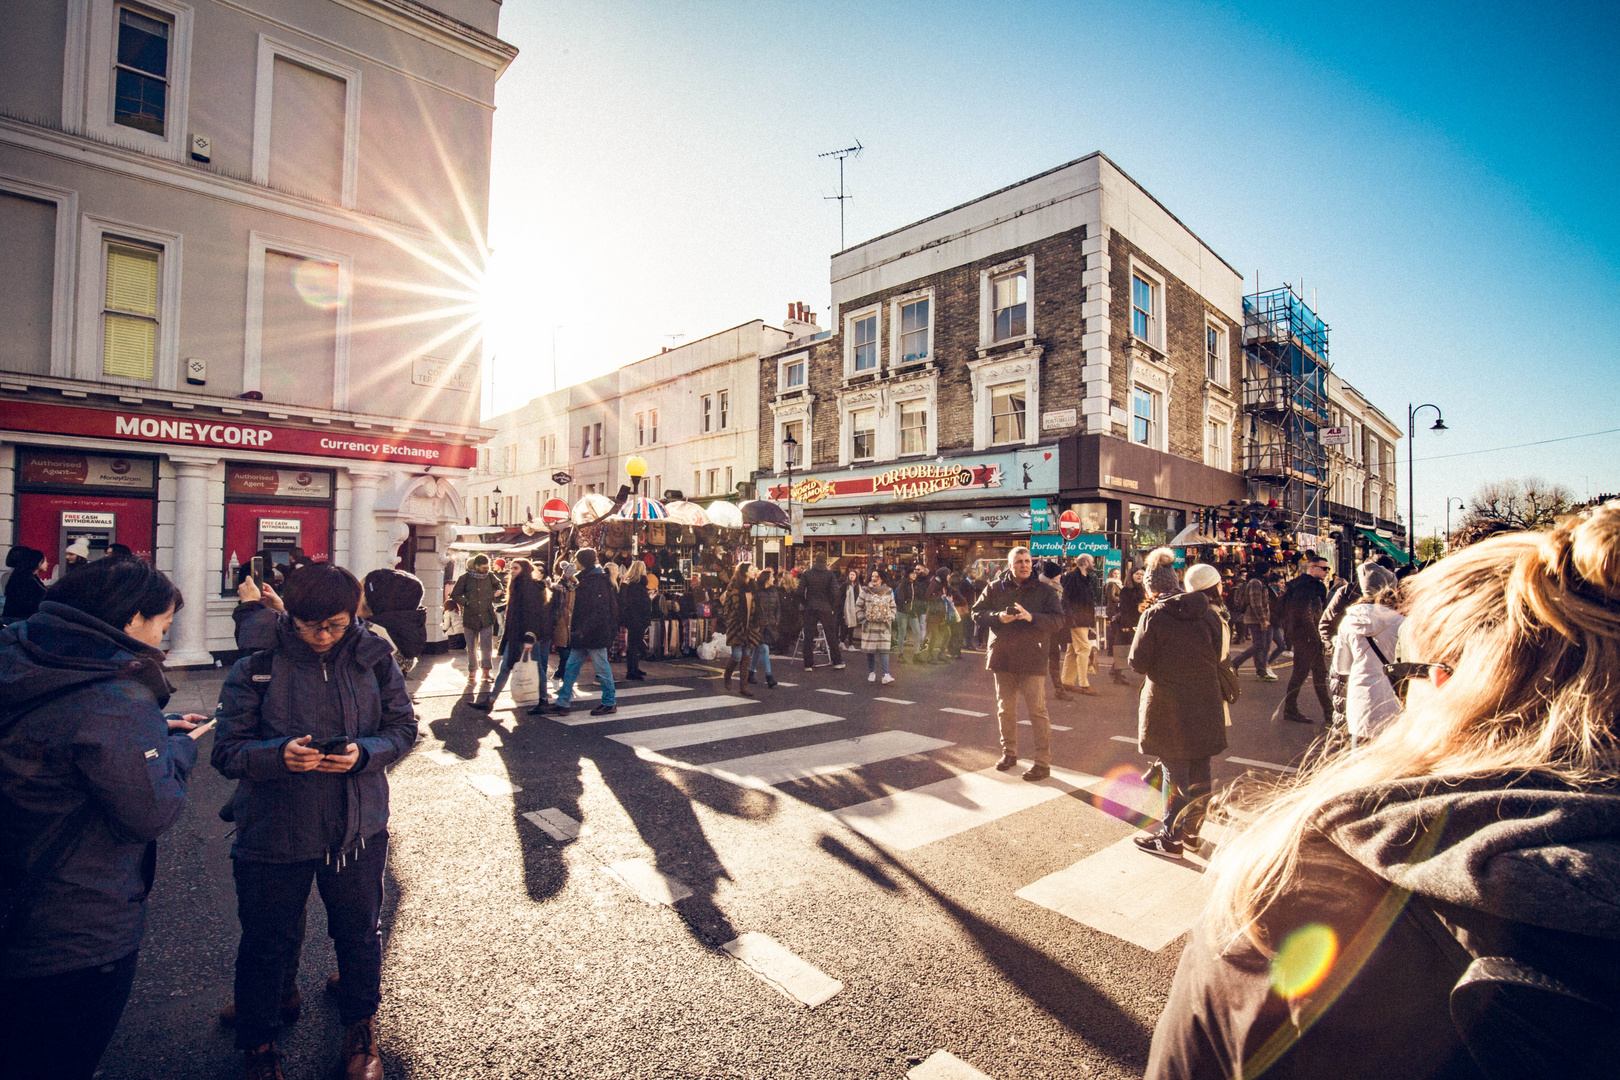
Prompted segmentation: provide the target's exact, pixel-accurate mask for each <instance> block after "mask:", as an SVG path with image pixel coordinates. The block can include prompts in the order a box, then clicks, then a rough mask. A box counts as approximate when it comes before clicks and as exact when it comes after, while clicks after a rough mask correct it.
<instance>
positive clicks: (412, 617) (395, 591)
mask: <svg viewBox="0 0 1620 1080" xmlns="http://www.w3.org/2000/svg"><path fill="white" fill-rule="evenodd" d="M366 603H367V604H368V605H369V606H370V608H371V614H370V615H368V616H366V621H367V622H371V623H375V624H376V625H378V626H380V627H382V628H383V629H384V630H386V631H387V632H388V636H389V637H390V638H391V639H393V642H394V648H396V649H398V650H399V653H400V655H401V656H404V657H406V658H407V659H415V658H416V657H418V656H421V655H422V653H423V652H424V651H426V649H427V611H426V610H425V609H424V608H423V607H422V582H421V580H420V579H419V578H417V577H416V576H415V575H414V574H407V573H405V572H404V571H403V570H394V571H392V572H390V573H387V574H376V573H373V574H367V575H366Z"/></svg>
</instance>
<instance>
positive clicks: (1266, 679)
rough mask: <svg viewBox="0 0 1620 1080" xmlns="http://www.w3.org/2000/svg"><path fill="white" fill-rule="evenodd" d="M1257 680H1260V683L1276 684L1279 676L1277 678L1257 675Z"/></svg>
mask: <svg viewBox="0 0 1620 1080" xmlns="http://www.w3.org/2000/svg"><path fill="white" fill-rule="evenodd" d="M1255 678H1256V679H1258V680H1259V681H1260V682H1276V681H1277V676H1275V675H1256V676H1255Z"/></svg>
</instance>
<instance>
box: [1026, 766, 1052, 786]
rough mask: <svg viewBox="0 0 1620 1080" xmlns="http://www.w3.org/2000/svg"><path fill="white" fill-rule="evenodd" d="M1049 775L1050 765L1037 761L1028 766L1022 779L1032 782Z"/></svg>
mask: <svg viewBox="0 0 1620 1080" xmlns="http://www.w3.org/2000/svg"><path fill="white" fill-rule="evenodd" d="M1051 775H1052V767H1051V766H1050V765H1042V764H1041V763H1040V762H1038V761H1037V762H1036V763H1035V764H1033V765H1031V766H1030V767H1029V769H1028V771H1026V772H1025V773H1024V779H1025V780H1028V781H1029V782H1030V783H1032V784H1033V783H1034V782H1035V781H1037V780H1045V779H1046V778H1047V777H1048V776H1051Z"/></svg>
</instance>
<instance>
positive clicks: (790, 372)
mask: <svg viewBox="0 0 1620 1080" xmlns="http://www.w3.org/2000/svg"><path fill="white" fill-rule="evenodd" d="M804 368H805V363H804V358H803V357H799V358H798V359H795V360H789V361H785V362H784V363H783V364H782V374H781V377H780V378H778V379H777V382H776V392H777V393H778V394H783V393H786V392H787V391H789V390H799V389H802V388H803V387H804Z"/></svg>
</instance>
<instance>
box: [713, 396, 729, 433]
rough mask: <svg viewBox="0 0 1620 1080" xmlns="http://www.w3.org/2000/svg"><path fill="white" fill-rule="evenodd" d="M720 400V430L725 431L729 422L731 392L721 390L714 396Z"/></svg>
mask: <svg viewBox="0 0 1620 1080" xmlns="http://www.w3.org/2000/svg"><path fill="white" fill-rule="evenodd" d="M716 396H717V397H718V398H719V399H720V430H721V431H724V430H726V427H727V425H728V424H730V422H731V391H730V390H722V391H720V393H719V394H717V395H716Z"/></svg>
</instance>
